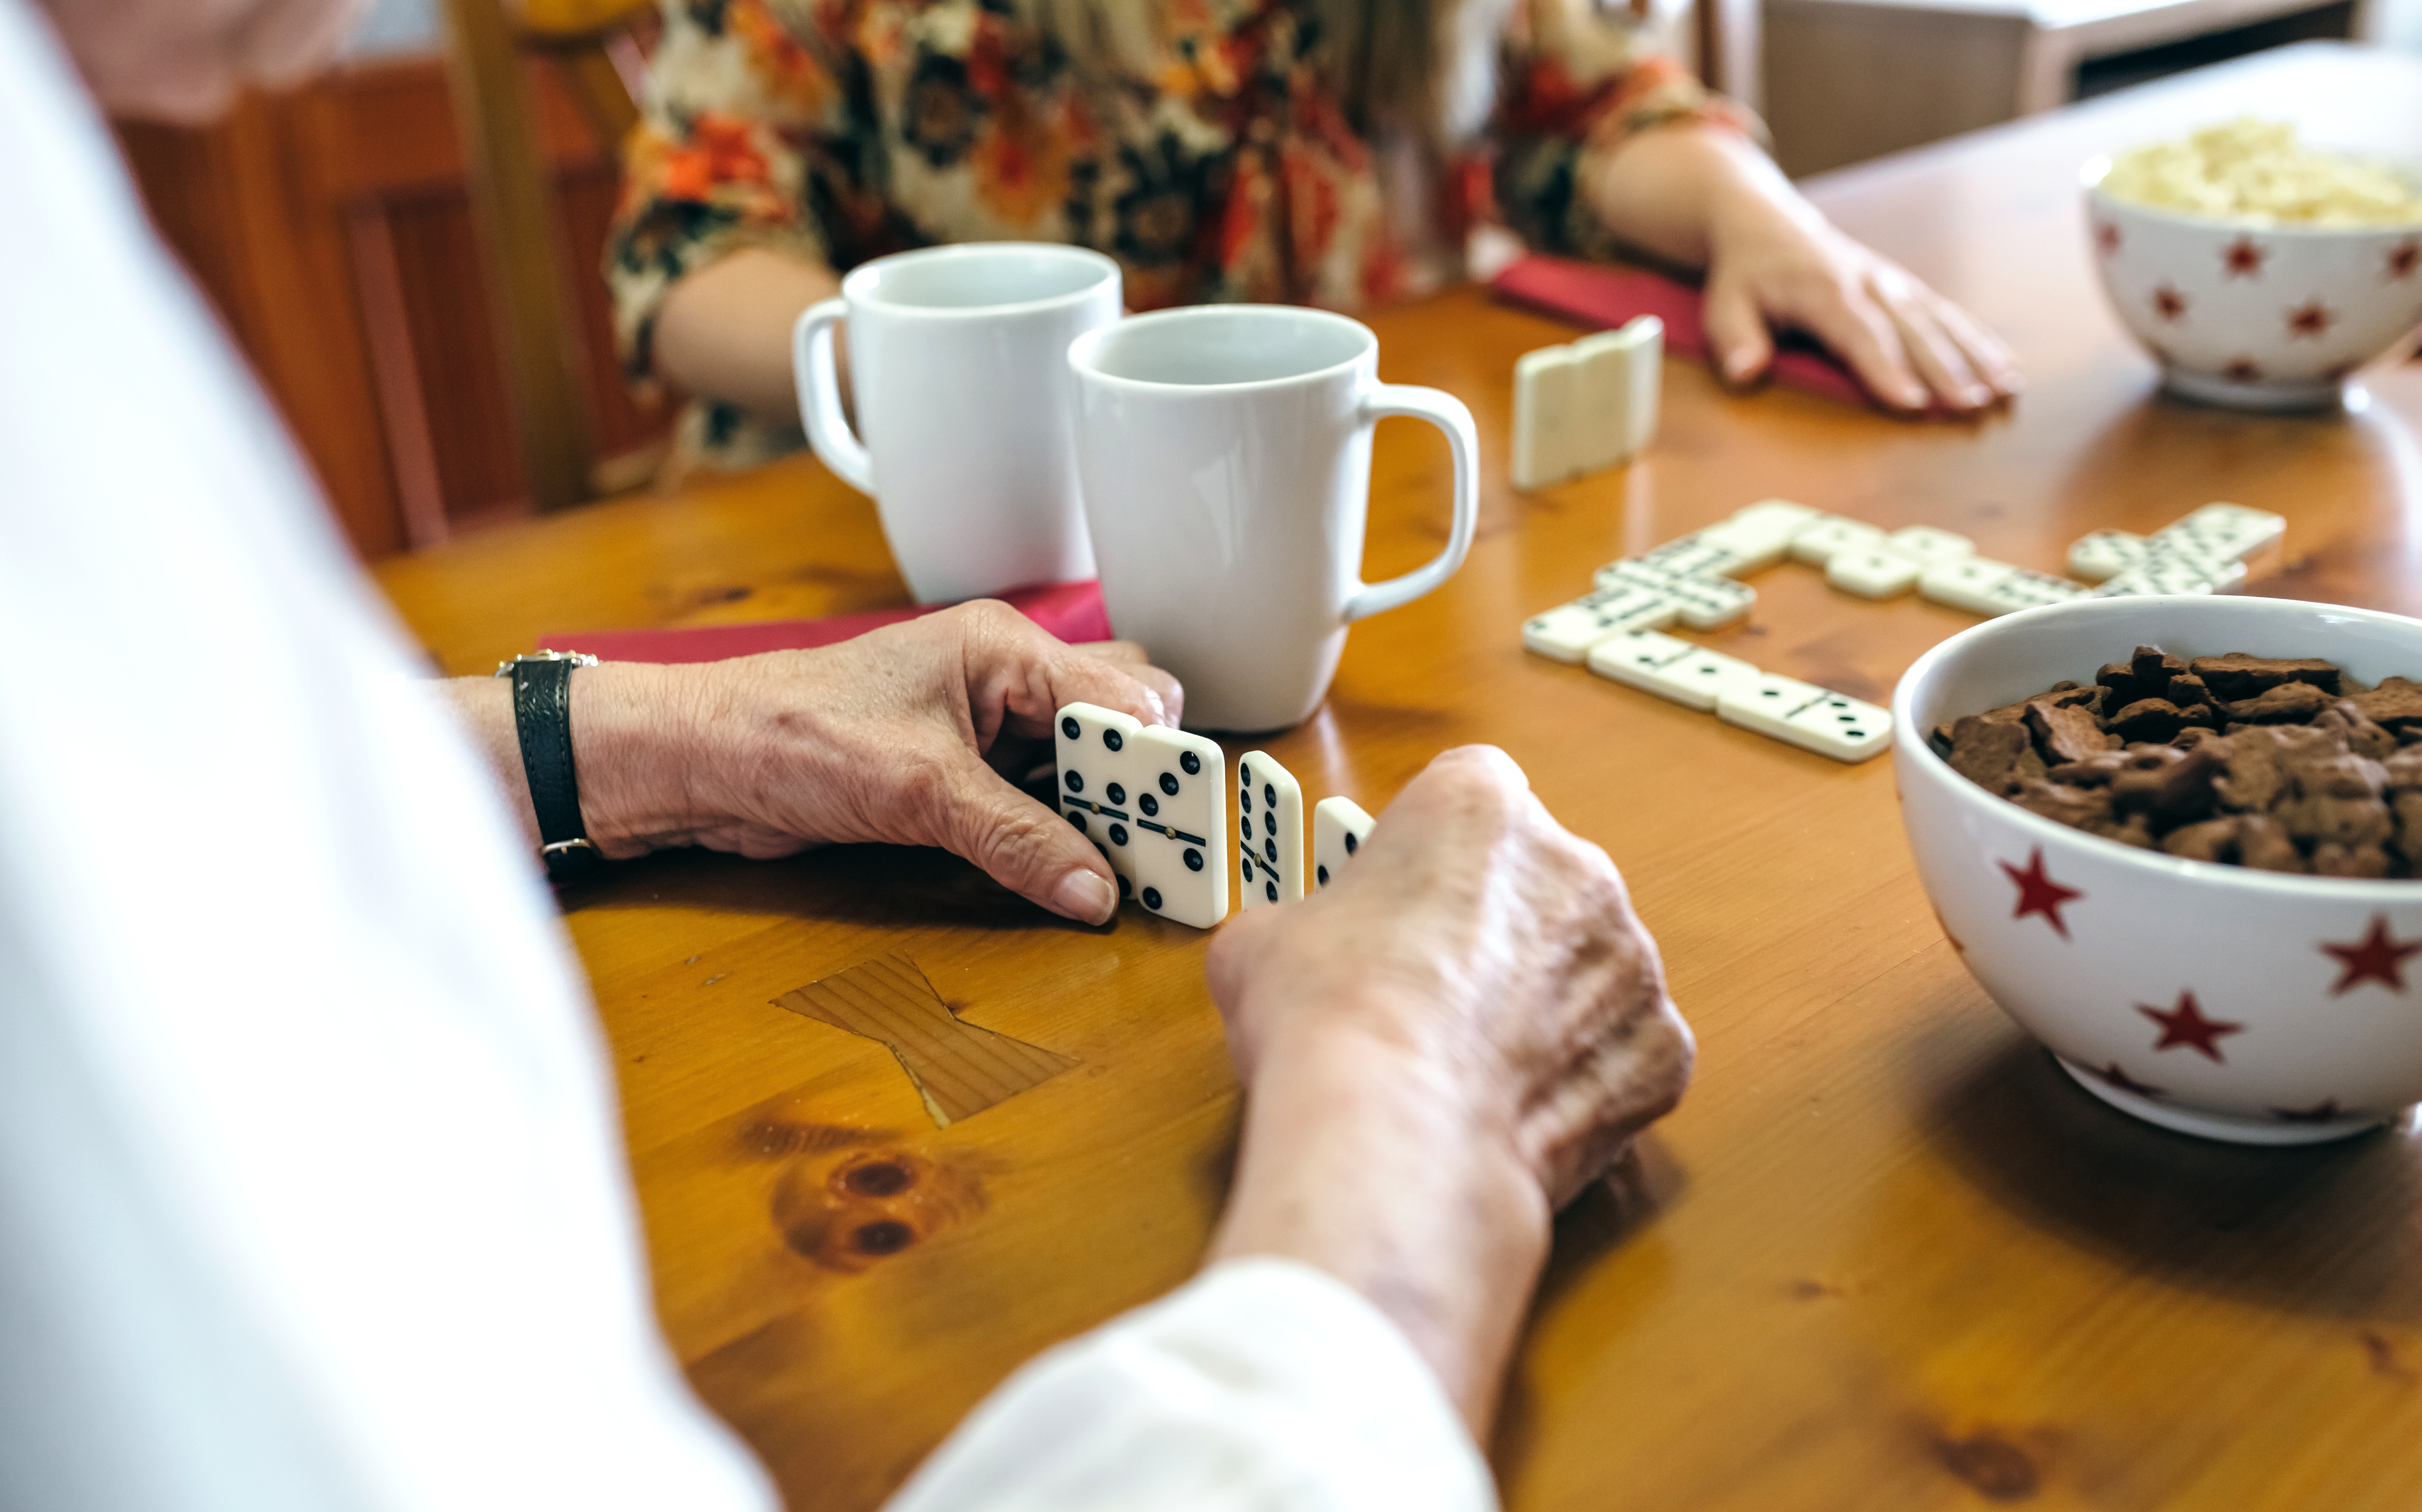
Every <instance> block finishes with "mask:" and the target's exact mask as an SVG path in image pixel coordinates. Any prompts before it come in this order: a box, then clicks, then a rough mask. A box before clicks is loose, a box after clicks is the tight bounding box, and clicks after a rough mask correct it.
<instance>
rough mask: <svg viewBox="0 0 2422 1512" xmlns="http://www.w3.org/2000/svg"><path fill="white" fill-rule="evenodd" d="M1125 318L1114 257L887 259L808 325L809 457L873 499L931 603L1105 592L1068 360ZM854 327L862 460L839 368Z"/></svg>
mask: <svg viewBox="0 0 2422 1512" xmlns="http://www.w3.org/2000/svg"><path fill="white" fill-rule="evenodd" d="M1119 305H1120V299H1119V265H1118V264H1117V263H1115V262H1113V261H1111V260H1109V258H1106V257H1104V256H1102V255H1101V254H1100V253H1098V252H1089V251H1087V250H1085V249H1084V248H1082V247H1072V246H1052V245H1047V244H1034V243H1025V242H986V243H973V244H966V245H961V246H937V247H928V248H926V249H925V250H923V251H920V252H903V253H900V254H899V255H897V256H895V257H888V258H877V259H876V260H873V261H872V262H869V263H866V264H864V265H863V266H861V267H858V268H856V269H854V270H852V271H851V273H850V274H849V276H847V277H845V278H843V279H842V280H841V294H840V296H839V297H837V298H833V299H827V300H826V301H825V302H824V303H822V304H820V305H817V306H815V307H812V308H810V309H809V310H808V311H807V312H806V313H805V314H803V315H801V316H800V317H799V322H798V324H797V325H795V326H794V327H793V328H792V332H791V362H792V367H793V370H794V374H795V376H796V378H797V380H798V386H799V416H800V418H801V419H802V420H803V421H804V422H805V423H806V426H807V432H808V441H809V444H810V445H811V446H813V447H814V448H815V451H816V455H817V456H818V457H819V458H821V459H822V460H823V462H824V465H826V466H827V467H829V468H831V469H832V470H833V471H834V472H835V473H837V474H839V475H840V477H841V480H843V481H844V482H847V483H848V484H849V485H850V486H852V487H854V488H856V489H857V491H858V492H860V493H862V494H868V495H871V496H873V499H874V502H875V509H876V512H878V513H879V514H880V515H881V516H882V519H883V534H884V538H885V539H886V540H887V541H889V543H891V556H892V559H893V560H895V561H896V562H898V563H899V566H900V575H901V576H903V577H904V578H906V579H907V580H908V591H910V592H912V593H914V594H916V595H917V599H918V602H919V603H921V604H938V603H947V602H950V601H952V600H955V599H964V598H977V597H981V596H982V595H983V594H987V593H998V592H999V591H1001V590H1003V589H1007V588H1014V587H1017V586H1018V585H1020V584H1024V583H1063V582H1072V581H1076V580H1077V579H1080V578H1086V577H1091V576H1093V549H1092V547H1091V545H1090V544H1089V543H1088V542H1087V539H1086V534H1085V512H1084V506H1083V503H1082V501H1081V498H1080V496H1079V495H1078V493H1077V465H1076V458H1075V457H1074V455H1073V454H1072V452H1071V443H1070V439H1069V424H1068V422H1069V410H1070V407H1071V401H1072V397H1073V385H1072V383H1071V382H1070V380H1069V378H1068V370H1067V362H1066V358H1067V352H1068V343H1069V342H1070V341H1072V340H1074V339H1076V338H1077V337H1078V336H1081V335H1083V334H1084V333H1085V332H1087V331H1091V330H1093V329H1095V328H1097V327H1099V326H1104V325H1109V324H1110V323H1113V322H1115V321H1116V320H1117V319H1118V318H1119ZM844 321H845V322H847V325H848V331H849V366H850V386H851V388H852V390H853V392H854V394H855V396H856V398H857V426H858V430H859V431H860V432H861V433H863V434H864V436H865V439H864V441H863V442H862V443H861V441H860V440H859V438H858V436H857V435H854V434H852V433H851V432H850V428H849V422H848V421H847V420H846V419H845V418H843V417H842V414H841V385H840V382H839V378H838V375H837V373H836V372H835V364H834V361H833V339H832V328H833V327H834V326H835V325H837V324H840V323H843V322H844Z"/></svg>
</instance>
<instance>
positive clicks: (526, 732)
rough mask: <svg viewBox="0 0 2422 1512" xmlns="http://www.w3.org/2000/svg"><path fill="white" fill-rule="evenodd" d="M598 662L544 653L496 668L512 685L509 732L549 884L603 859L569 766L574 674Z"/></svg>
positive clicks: (569, 653) (563, 653)
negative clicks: (515, 736)
mask: <svg viewBox="0 0 2422 1512" xmlns="http://www.w3.org/2000/svg"><path fill="white" fill-rule="evenodd" d="M596 665H597V658H596V657H594V656H590V655H588V654H584V653H581V652H576V651H542V652H538V653H535V654H531V655H527V656H515V657H513V658H512V659H511V661H502V662H498V663H497V664H496V675H497V676H498V677H510V678H511V679H512V680H513V728H514V729H515V730H516V731H517V732H519V733H520V735H521V742H522V773H523V775H524V776H526V777H527V778H528V779H529V795H530V808H531V809H532V810H533V811H535V812H536V813H537V815H538V839H539V846H538V855H539V859H540V860H542V861H543V862H545V863H546V874H547V877H548V879H549V880H550V881H554V882H558V883H560V882H569V881H571V880H572V879H573V878H574V877H576V876H579V875H580V874H582V873H584V872H587V871H589V870H590V868H591V867H593V866H595V865H596V864H597V862H598V861H599V860H600V859H602V858H601V857H599V856H598V854H597V847H596V845H595V844H593V843H591V842H590V839H589V827H588V825H586V824H585V823H583V822H582V820H581V817H580V781H579V778H578V776H577V774H576V773H575V772H574V770H573V765H572V669H574V668H575V667H594V666H596Z"/></svg>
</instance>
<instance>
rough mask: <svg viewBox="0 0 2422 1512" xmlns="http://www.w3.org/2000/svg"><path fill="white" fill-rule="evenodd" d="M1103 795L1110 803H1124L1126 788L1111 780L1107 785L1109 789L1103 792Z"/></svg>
mask: <svg viewBox="0 0 2422 1512" xmlns="http://www.w3.org/2000/svg"><path fill="white" fill-rule="evenodd" d="M1103 796H1105V797H1107V798H1109V800H1110V801H1111V802H1112V803H1124V802H1126V801H1127V790H1126V789H1124V788H1123V787H1121V786H1119V785H1118V784H1117V783H1116V782H1113V783H1111V784H1110V785H1109V790H1108V791H1107V792H1105V793H1104V794H1103Z"/></svg>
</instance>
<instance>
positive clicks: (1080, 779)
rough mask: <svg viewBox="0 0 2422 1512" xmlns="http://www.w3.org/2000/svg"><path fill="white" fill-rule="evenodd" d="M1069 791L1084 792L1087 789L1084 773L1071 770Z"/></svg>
mask: <svg viewBox="0 0 2422 1512" xmlns="http://www.w3.org/2000/svg"><path fill="white" fill-rule="evenodd" d="M1068 791H1069V792H1071V793H1082V792H1084V791H1085V774H1084V773H1082V772H1071V773H1069V774H1068Z"/></svg>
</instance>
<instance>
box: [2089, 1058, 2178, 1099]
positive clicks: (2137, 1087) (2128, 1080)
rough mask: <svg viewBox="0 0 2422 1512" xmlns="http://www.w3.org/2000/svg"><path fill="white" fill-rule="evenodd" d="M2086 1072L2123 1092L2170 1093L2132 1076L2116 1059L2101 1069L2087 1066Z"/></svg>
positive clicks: (2142, 1094) (2143, 1095) (2141, 1093)
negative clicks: (2120, 1066)
mask: <svg viewBox="0 0 2422 1512" xmlns="http://www.w3.org/2000/svg"><path fill="white" fill-rule="evenodd" d="M2085 1074H2086V1075H2087V1076H2090V1077H2093V1078H2095V1079H2098V1080H2101V1081H2107V1082H2109V1083H2111V1084H2112V1085H2113V1086H2115V1087H2116V1088H2118V1089H2119V1090H2120V1091H2121V1092H2132V1093H2134V1094H2135V1095H2137V1096H2139V1097H2166V1096H2168V1095H2169V1094H2168V1093H2166V1092H2164V1091H2162V1089H2161V1088H2159V1087H2148V1086H2147V1085H2146V1084H2145V1083H2143V1082H2141V1081H2139V1080H2137V1079H2135V1078H2134V1077H2131V1076H2130V1075H2129V1074H2128V1073H2127V1072H2125V1071H2123V1070H2121V1069H2120V1068H2119V1063H2118V1062H2116V1061H2114V1062H2112V1063H2110V1064H2109V1065H2106V1066H2104V1067H2103V1068H2102V1069H2101V1070H2100V1071H2097V1070H2095V1069H2093V1068H2092V1067H2091V1066H2089V1067H2087V1068H2086V1073H2085Z"/></svg>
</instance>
